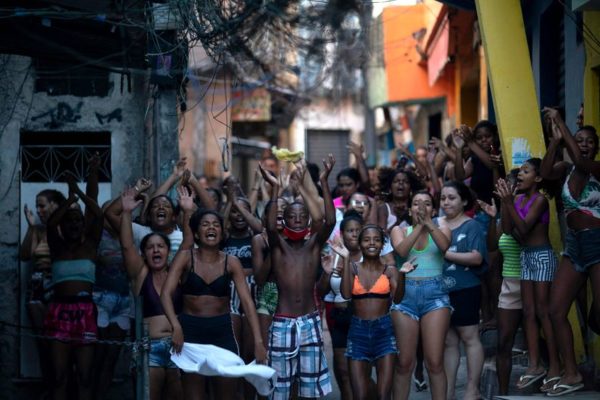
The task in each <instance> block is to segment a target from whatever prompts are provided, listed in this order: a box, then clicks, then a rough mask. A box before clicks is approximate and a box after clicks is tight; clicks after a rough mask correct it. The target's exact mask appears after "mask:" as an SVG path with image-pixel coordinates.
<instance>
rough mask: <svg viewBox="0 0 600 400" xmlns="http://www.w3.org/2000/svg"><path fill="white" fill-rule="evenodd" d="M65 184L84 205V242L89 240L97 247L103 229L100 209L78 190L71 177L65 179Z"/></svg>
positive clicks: (102, 215)
mask: <svg viewBox="0 0 600 400" xmlns="http://www.w3.org/2000/svg"><path fill="white" fill-rule="evenodd" d="M67 183H68V184H69V191H73V192H74V193H75V194H76V195H77V196H79V198H81V201H83V204H85V240H86V241H88V240H89V241H91V242H92V243H95V245H97V244H98V243H100V238H101V237H102V229H103V227H104V214H103V213H102V209H101V208H100V207H99V206H98V203H97V202H96V201H95V200H94V199H92V198H90V197H89V196H88V195H86V194H85V193H83V192H82V191H81V189H79V186H77V182H75V178H74V177H73V176H70V177H69V178H68V179H67ZM96 184H97V182H96ZM92 192H93V190H92Z"/></svg>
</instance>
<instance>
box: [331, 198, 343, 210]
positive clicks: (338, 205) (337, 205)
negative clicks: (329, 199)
mask: <svg viewBox="0 0 600 400" xmlns="http://www.w3.org/2000/svg"><path fill="white" fill-rule="evenodd" d="M333 206H334V207H335V208H344V200H342V196H340V197H336V198H335V199H333Z"/></svg>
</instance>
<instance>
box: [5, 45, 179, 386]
mask: <svg viewBox="0 0 600 400" xmlns="http://www.w3.org/2000/svg"><path fill="white" fill-rule="evenodd" d="M0 61H1V63H0V64H1V65H0V67H1V68H0V94H1V95H2V103H1V104H0V204H1V207H0V298H1V299H2V301H1V302H0V321H8V322H10V323H18V321H19V312H20V311H19V310H20V309H21V307H20V301H21V300H20V298H21V293H20V290H19V285H18V275H19V261H18V250H19V238H20V237H21V236H22V234H21V232H20V231H19V225H20V223H19V222H20V218H21V214H22V210H21V204H23V203H24V202H27V203H29V204H30V205H31V204H33V203H34V202H35V199H33V198H32V199H21V193H20V180H21V175H20V172H21V171H20V167H21V165H20V159H19V153H20V147H19V146H20V133H21V131H22V130H28V131H50V132H52V131H56V132H68V131H73V132H100V131H103V132H107V131H108V132H110V133H111V160H112V162H111V170H112V186H111V188H110V192H111V196H112V197H114V196H116V195H118V194H119V193H120V192H121V191H122V190H123V187H124V186H125V185H126V184H130V185H132V184H134V183H135V180H136V179H137V178H139V177H141V176H144V175H145V176H150V177H152V178H154V177H155V176H156V173H153V172H155V171H157V169H156V168H155V163H156V162H158V163H159V164H160V165H161V168H160V170H161V171H168V172H169V173H170V166H171V165H172V162H173V161H174V160H176V159H177V156H178V146H177V109H176V100H175V92H174V91H161V92H160V96H158V100H157V102H158V103H157V107H155V108H154V107H152V106H151V104H152V101H151V99H150V97H151V96H149V95H148V92H149V85H148V77H147V76H148V75H147V74H146V72H145V71H132V75H131V92H129V91H128V90H127V84H126V83H125V84H122V80H121V75H120V74H112V73H111V74H110V77H109V79H110V85H111V89H110V91H109V94H108V96H106V97H76V96H48V95H47V94H46V93H35V92H34V84H35V69H34V67H33V66H32V63H31V59H29V58H27V57H21V56H14V55H10V56H8V55H0ZM125 82H126V78H125ZM153 110H157V112H158V115H157V118H154V119H153V121H150V122H149V123H147V122H146V121H147V120H148V119H152V118H151V117H152V112H153ZM152 123H154V127H153V126H152ZM83 134H85V133H83ZM153 135H158V139H159V140H158V141H155V143H156V145H155V146H151V145H150V144H151V142H152V139H153ZM156 146H158V147H159V148H160V150H161V152H160V156H159V157H156V156H153V155H154V153H153V151H154V150H153V148H156ZM7 332H11V333H12V332H15V331H13V330H6V331H5V332H2V331H0V398H5V397H3V394H6V393H11V396H10V398H27V395H25V394H23V393H24V392H26V391H30V390H31V388H26V387H24V386H20V387H17V386H15V385H14V384H13V379H15V378H18V374H19V369H18V368H19V352H20V349H19V345H18V343H19V341H18V340H16V339H15V338H14V337H12V336H10V335H7V334H6V333H7ZM25 386H27V385H25Z"/></svg>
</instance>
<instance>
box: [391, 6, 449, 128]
mask: <svg viewBox="0 0 600 400" xmlns="http://www.w3.org/2000/svg"><path fill="white" fill-rule="evenodd" d="M428 12H431V11H430V10H429V9H428V8H427V7H426V6H425V5H424V4H417V5H414V6H396V7H387V8H385V9H384V11H383V14H382V22H383V47H384V48H383V50H384V60H385V66H386V77H387V90H388V93H387V94H388V101H389V102H390V103H394V102H406V101H407V102H410V101H423V100H428V99H435V98H442V97H445V98H446V104H447V107H448V116H450V117H451V116H453V115H454V114H455V112H456V110H455V99H454V97H455V95H454V71H453V67H452V65H451V64H447V65H446V68H445V69H444V74H443V75H442V76H440V77H439V78H438V80H437V81H436V83H435V84H434V86H433V87H430V86H429V83H428V82H427V67H426V64H419V63H420V61H421V56H420V55H419V53H418V52H417V49H416V46H417V41H416V40H415V38H414V37H413V33H415V32H417V31H419V30H420V29H422V28H425V27H426V24H427V23H430V18H427V14H426V13H428ZM429 28H431V27H429Z"/></svg>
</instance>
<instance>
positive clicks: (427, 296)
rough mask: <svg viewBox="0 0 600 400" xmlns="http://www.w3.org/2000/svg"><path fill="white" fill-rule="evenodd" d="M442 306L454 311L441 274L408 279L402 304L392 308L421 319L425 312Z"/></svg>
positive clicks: (417, 319) (394, 305) (415, 318)
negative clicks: (425, 277)
mask: <svg viewBox="0 0 600 400" xmlns="http://www.w3.org/2000/svg"><path fill="white" fill-rule="evenodd" d="M440 308H449V309H450V311H452V306H451V305H450V299H449V297H448V291H447V290H446V286H445V285H444V278H443V277H442V276H441V275H440V276H436V277H433V278H428V279H406V281H405V282H404V298H403V299H402V302H401V303H400V304H393V305H392V308H391V310H392V311H400V312H403V313H404V314H407V315H408V316H409V317H411V318H412V319H414V320H416V321H419V320H420V319H421V318H422V317H423V316H424V315H425V314H427V313H429V312H431V311H435V310H439V309H440Z"/></svg>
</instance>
